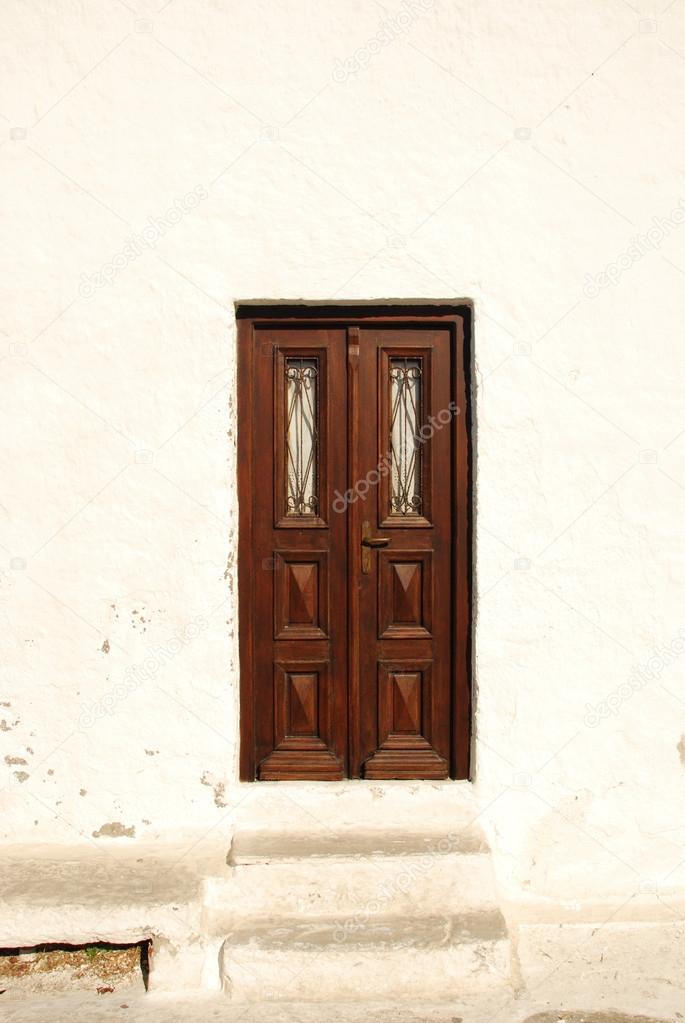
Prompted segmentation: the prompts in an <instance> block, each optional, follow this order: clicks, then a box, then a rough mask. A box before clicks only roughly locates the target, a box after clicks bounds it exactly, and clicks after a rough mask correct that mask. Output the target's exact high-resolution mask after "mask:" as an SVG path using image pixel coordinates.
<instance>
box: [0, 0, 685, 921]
mask: <svg viewBox="0 0 685 1023" xmlns="http://www.w3.org/2000/svg"><path fill="white" fill-rule="evenodd" d="M664 6H665V0H664ZM638 8H639V9H638ZM0 17H1V19H2V31H1V32H0V51H1V52H0V68H1V69H2V71H1V81H2V85H1V91H0V115H1V116H0V137H1V141H0V175H1V182H2V224H3V237H4V244H3V246H2V261H3V266H2V272H1V273H0V289H1V291H2V300H1V303H0V308H1V316H2V335H1V338H0V377H1V379H2V383H1V387H2V395H3V398H2V402H1V403H0V404H1V406H2V420H3V421H2V427H1V430H2V438H3V442H4V443H3V444H2V455H1V457H2V465H1V467H0V479H1V480H2V492H1V494H0V515H1V518H0V526H1V532H0V545H1V547H0V558H1V566H2V567H1V571H0V623H1V625H0V652H1V660H2V666H1V669H0V700H1V701H2V704H1V706H0V719H1V721H2V723H1V724H0V749H1V756H2V758H3V774H2V778H1V781H2V788H1V790H0V834H1V838H2V841H3V842H4V843H20V842H30V843H34V842H35V843H63V844H65V845H70V844H74V845H76V844H86V843H91V844H92V843H96V844H97V843H102V842H111V841H114V838H113V837H110V838H108V837H107V836H108V834H112V833H113V834H114V835H116V833H117V832H123V834H124V837H120V838H118V839H116V840H117V841H118V842H130V841H131V840H134V841H140V842H145V843H149V842H152V841H156V840H160V839H165V838H169V837H174V838H175V839H178V838H179V836H182V837H183V836H184V840H187V842H188V843H189V844H190V843H192V842H194V841H197V840H198V839H201V838H202V836H205V835H207V834H208V833H209V832H210V831H212V833H213V834H214V835H215V836H216V834H221V833H223V832H225V833H226V835H228V834H229V833H230V831H231V829H232V827H233V826H234V824H235V822H236V820H241V819H242V820H252V821H257V820H262V821H267V822H272V823H274V824H278V823H279V822H280V823H287V824H288V825H290V826H294V825H298V824H300V825H301V826H302V827H313V828H317V827H333V828H335V827H337V826H339V825H340V824H341V822H342V823H346V824H354V823H355V814H358V815H359V819H360V820H361V819H362V818H363V819H365V820H367V821H375V822H378V820H382V819H383V818H382V815H381V817H379V816H378V815H379V814H382V811H381V809H380V808H381V807H382V806H383V805H386V806H388V807H390V808H391V809H389V810H387V811H386V816H388V815H389V816H390V817H392V819H393V820H394V821H395V822H400V823H401V822H402V821H403V820H405V819H406V821H407V822H409V821H412V822H413V823H414V824H416V823H417V822H421V820H422V815H423V817H424V818H425V819H428V817H429V816H430V815H434V816H435V818H436V819H437V820H440V821H442V822H444V823H448V820H449V807H450V806H452V805H456V804H457V803H458V802H459V801H460V800H462V799H464V798H471V796H473V798H474V799H475V803H476V805H477V807H478V809H479V810H480V811H481V820H482V821H483V823H484V825H485V827H486V830H487V831H488V833H489V835H490V838H491V841H492V843H493V848H494V852H495V858H496V865H497V871H498V878H499V881H500V884H501V885H502V890H503V891H509V892H510V893H511V894H514V895H517V896H519V897H522V898H523V897H525V898H530V899H534V900H536V902H537V903H539V904H540V905H542V904H544V902H545V901H546V900H549V901H550V903H552V904H556V905H559V904H560V903H563V904H564V905H567V908H568V912H569V913H571V914H572V913H573V912H574V911H575V907H576V905H577V901H578V900H586V901H587V900H589V901H593V900H594V901H597V902H601V901H603V900H605V901H609V902H612V900H613V902H615V903H617V904H618V903H619V902H620V901H621V900H622V899H624V898H627V897H628V896H629V895H631V894H633V893H635V892H636V891H639V892H641V893H642V894H643V895H645V896H647V897H649V898H652V899H654V900H655V899H656V896H655V895H654V886H655V885H661V888H660V889H658V891H659V892H660V894H661V896H663V898H664V899H665V900H666V901H670V902H671V903H672V904H673V905H676V904H677V903H678V900H679V898H680V896H681V895H683V896H685V865H683V866H680V863H681V861H682V860H683V857H684V855H685V854H684V853H683V838H684V836H685V821H683V819H682V814H681V807H682V805H683V800H684V798H685V765H684V762H685V739H684V738H683V734H684V733H685V722H684V721H683V707H684V704H685V691H684V688H683V681H684V679H685V657H684V656H683V651H685V641H684V640H685V631H683V630H685V618H684V614H683V606H684V605H683V580H684V575H685V556H684V555H683V544H682V532H683V530H682V523H683V518H684V514H685V412H684V411H683V398H684V397H685V393H684V392H685V384H684V380H685V347H684V346H683V336H682V332H683V322H684V320H685V287H684V284H685V281H684V280H683V274H685V227H683V226H682V224H683V222H684V221H685V180H684V174H683V167H684V166H685V163H684V162H683V157H684V156H685V153H684V152H683V137H684V134H683V115H684V114H685V5H684V4H682V3H679V2H678V0H675V2H674V3H672V4H671V5H670V6H669V7H668V8H667V9H666V10H665V11H663V12H661V11H660V9H658V8H657V7H655V6H652V4H651V2H650V0H634V2H632V0H631V3H628V2H625V0H549V2H547V3H544V4H541V3H537V2H533V0H512V2H509V3H506V4H505V3H501V2H498V0H479V2H476V0H456V2H455V0H450V2H448V0H434V2H432V3H431V2H430V0H425V2H424V3H421V0H403V2H401V3H400V2H398V3H396V4H395V3H392V2H390V0H389V2H388V3H387V4H382V3H374V2H368V3H363V2H361V0H345V2H343V0H337V2H334V0H324V2H321V0H299V2H296V0H253V2H252V3H250V4H244V3H238V2H228V0H215V2H210V0H193V2H190V0H169V2H168V3H166V4H163V2H162V0H156V2H152V0H130V3H129V2H128V0H126V2H124V0H88V2H85V0H83V2H76V0H51V2H49V3H48V2H41V0H30V2H19V0H5V2H4V3H3V5H2V11H1V12H0ZM169 211H172V212H171V213H170V212H169ZM159 218H163V219H162V220H160V219H159ZM655 218H656V219H655ZM663 218H669V223H664V220H663ZM650 232H651V234H650ZM636 236H640V238H639V239H638V240H637V241H636V240H635V239H636ZM141 238H144V239H146V240H147V243H148V244H146V242H145V241H141V240H140V239H141ZM607 268H609V269H607ZM607 274H608V275H609V276H607ZM462 297H467V298H469V299H472V300H473V302H474V305H475V376H474V383H475V402H476V418H477V429H476V448H477V522H476V527H477V528H476V546H477V551H476V562H477V580H476V590H477V634H476V647H477V658H476V684H477V712H476V721H475V725H476V732H477V737H478V742H477V746H476V750H475V765H476V773H475V782H474V785H473V792H472V793H471V792H469V794H468V796H465V795H464V792H465V789H466V788H468V789H471V786H469V785H466V786H465V785H455V784H449V785H444V786H432V785H428V784H426V785H424V786H421V785H399V784H397V785H385V786H382V785H374V786H365V785H364V783H346V784H344V785H336V786H332V787H330V788H329V789H327V790H326V791H325V792H324V791H323V790H322V787H321V786H315V785H311V786H307V785H288V786H281V787H280V788H279V787H277V786H273V785H269V786H241V785H239V784H238V782H237V733H238V714H237V695H238V662H237V620H236V614H237V611H236V575H235V554H236V480H235V458H236V454H235V434H236V417H235V404H236V403H235V317H234V302H236V301H240V300H248V299H249V300H262V299H272V300H294V299H305V300H311V301H317V300H318V301H324V300H327V301H344V300H348V301H366V300H383V299H386V298H387V299H394V300H409V299H417V300H419V299H421V300H423V299H437V300H446V301H450V300H454V299H456V298H462ZM673 644H675V645H673ZM667 648H668V650H669V651H670V653H664V651H666V650H667ZM655 650H658V651H660V653H658V654H656V655H655ZM655 656H656V659H655V660H652V661H651V664H652V669H653V670H652V677H651V678H650V677H649V676H647V675H645V676H644V677H643V680H642V681H639V680H638V681H636V682H635V684H634V686H633V688H632V689H629V688H627V687H628V685H629V684H630V680H631V678H633V679H636V678H637V676H636V675H635V674H634V673H635V670H636V668H637V667H638V666H641V665H643V666H644V665H649V663H650V658H654V657H655ZM621 687H623V688H621ZM610 697H611V701H610V704H609V703H607V704H606V707H605V709H602V708H601V707H600V708H599V709H597V708H598V705H599V704H600V702H601V701H607V700H609V698H610ZM588 705H589V707H588ZM609 709H610V711H611V712H610V713H606V711H608V710H609ZM362 789H363V791H361V790H362ZM384 801H385V802H384ZM126 835H130V836H133V839H131V838H130V837H129V838H127V837H125V836H126ZM650 885H651V886H652V887H651V888H650Z"/></svg>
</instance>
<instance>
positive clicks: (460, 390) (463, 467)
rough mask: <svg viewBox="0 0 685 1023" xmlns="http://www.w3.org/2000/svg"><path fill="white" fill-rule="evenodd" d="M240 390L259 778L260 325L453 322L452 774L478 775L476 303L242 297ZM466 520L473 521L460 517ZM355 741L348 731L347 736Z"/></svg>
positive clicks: (244, 665)
mask: <svg viewBox="0 0 685 1023" xmlns="http://www.w3.org/2000/svg"><path fill="white" fill-rule="evenodd" d="M236 321H237V328H238V330H237V346H238V353H237V354H238V360H237V366H238V368H237V392H238V402H237V408H238V431H237V432H238V474H237V475H238V614H239V651H240V666H239V684H240V725H239V733H240V780H241V781H254V780H255V779H256V776H257V775H256V770H257V764H256V762H255V736H254V714H255V706H254V669H253V659H254V654H253V643H254V619H253V614H254V611H253V609H254V587H253V583H254V571H251V570H250V566H251V565H252V561H253V549H254V547H253V519H254V494H255V489H254V462H253V457H254V451H253V443H252V430H251V429H245V424H250V423H251V420H252V414H253V386H254V328H255V327H274V328H278V327H279V326H286V325H287V326H298V324H300V323H301V324H302V326H305V325H308V326H321V327H341V328H343V327H344V328H349V327H350V326H353V325H354V324H355V322H357V321H358V322H359V323H360V324H361V323H364V325H374V326H382V325H387V326H389V327H394V328H397V327H401V326H402V325H406V326H416V325H417V324H419V323H422V324H424V323H430V324H444V325H445V326H447V327H449V329H450V334H451V340H452V345H453V351H454V354H455V372H454V378H453V380H452V388H453V393H454V400H455V401H456V402H457V405H458V406H459V409H460V410H461V411H462V414H463V415H464V417H465V418H464V420H462V421H463V422H465V429H461V430H458V429H457V423H458V422H459V417H455V419H454V420H453V426H452V430H453V433H452V437H453V455H452V473H453V477H452V483H453V492H454V495H455V498H454V502H453V509H452V516H453V517H452V528H453V537H454V542H453V554H452V587H453V589H452V592H453V594H454V606H453V617H452V630H451V631H452V685H451V705H452V706H451V722H450V737H451V749H450V777H451V778H453V779H458V780H464V779H469V778H470V777H471V775H470V770H471V735H472V722H471V704H472V697H471V691H472V643H473V628H472V614H471V611H472V598H473V584H472V580H473V451H472V442H471V432H472V395H471V387H470V377H471V347H472V324H473V309H472V306H471V304H470V303H468V302H465V301H460V302H458V303H455V304H447V303H444V304H435V303H434V304H415V305H414V304H412V305H398V304H393V303H388V304H382V303H369V304H367V305H354V304H343V303H341V304H340V305H333V304H331V305H300V304H289V303H283V304H278V305H275V304H274V305H266V304H265V305H261V304H251V303H249V302H245V303H236ZM464 522H466V528H465V529H464V528H459V529H458V528H457V524H458V523H459V524H461V523H464ZM348 742H349V735H348Z"/></svg>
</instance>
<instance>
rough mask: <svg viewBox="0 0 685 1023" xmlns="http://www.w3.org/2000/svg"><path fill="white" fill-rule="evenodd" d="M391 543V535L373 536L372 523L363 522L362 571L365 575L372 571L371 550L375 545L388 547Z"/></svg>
mask: <svg viewBox="0 0 685 1023" xmlns="http://www.w3.org/2000/svg"><path fill="white" fill-rule="evenodd" d="M389 543H390V537H389V536H371V523H370V522H362V573H363V574H364V575H368V574H369V573H370V571H371V567H372V560H371V550H372V549H373V548H374V547H387V546H388V544H389Z"/></svg>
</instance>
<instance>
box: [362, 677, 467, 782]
mask: <svg viewBox="0 0 685 1023" xmlns="http://www.w3.org/2000/svg"><path fill="white" fill-rule="evenodd" d="M431 687H432V663H431V661H428V660H426V661H424V660H419V661H414V660H406V661H405V660H396V661H380V662H379V664H378V748H377V750H376V751H375V753H373V754H372V755H371V756H370V757H369V758H368V760H367V761H366V762H365V764H364V777H365V778H379V779H380V778H446V777H447V773H448V765H447V761H446V760H445V758H444V757H443V756H441V755H440V754H439V753H438V752H437V750H436V749H435V748H434V746H433V741H432V730H433V727H432V714H433V710H432V693H431Z"/></svg>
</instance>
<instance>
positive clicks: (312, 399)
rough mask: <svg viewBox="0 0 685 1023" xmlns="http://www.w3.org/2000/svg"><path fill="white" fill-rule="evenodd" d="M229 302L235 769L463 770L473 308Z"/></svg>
mask: <svg viewBox="0 0 685 1023" xmlns="http://www.w3.org/2000/svg"><path fill="white" fill-rule="evenodd" d="M241 312H242V315H241V316H240V318H239V342H238V343H239V369H238V395H239V409H238V423H239V427H238V428H239V501H240V551H239V590H240V651H241V776H242V778H243V779H244V780H251V779H255V778H256V779H260V780H266V781H276V780H294V779H311V780H337V779H341V778H344V777H353V778H367V779H391V778H430V779H442V778H448V777H458V778H463V777H467V776H468V768H469V717H470V706H469V691H470V687H469V661H470V649H469V648H470V586H469V578H470V564H469V562H470V525H469V519H470V508H469V485H468V484H469V442H468V432H467V421H468V410H467V397H468V396H467V391H466V372H465V368H466V361H467V353H466V344H467V336H468V334H467V326H468V310H464V309H461V310H448V311H445V310H432V311H431V312H430V313H423V314H421V311H418V312H413V311H406V310H402V309H399V310H395V311H387V310H386V311H383V310H368V309H362V310H352V309H345V308H342V309H340V310H333V309H331V310H323V311H320V310H312V309H311V308H301V309H299V310H297V309H292V307H287V306H285V307H275V308H271V309H259V308H253V309H245V310H242V311H241ZM239 315H240V314H239Z"/></svg>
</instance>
